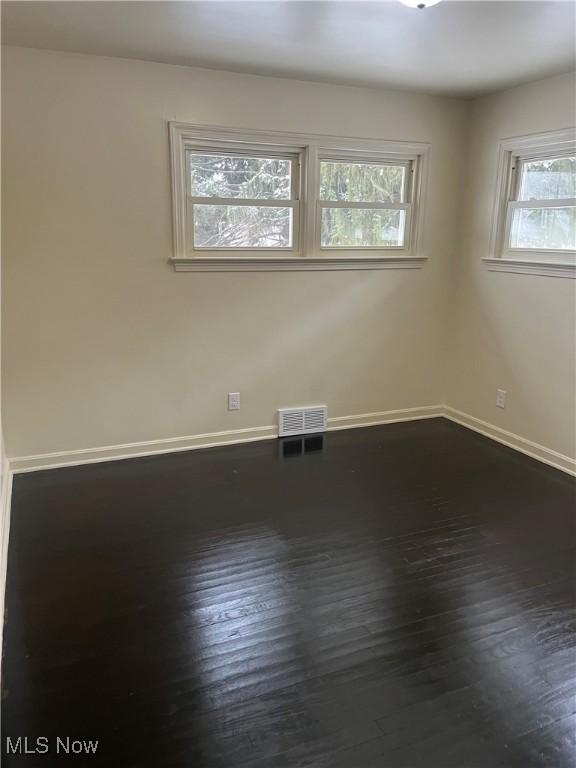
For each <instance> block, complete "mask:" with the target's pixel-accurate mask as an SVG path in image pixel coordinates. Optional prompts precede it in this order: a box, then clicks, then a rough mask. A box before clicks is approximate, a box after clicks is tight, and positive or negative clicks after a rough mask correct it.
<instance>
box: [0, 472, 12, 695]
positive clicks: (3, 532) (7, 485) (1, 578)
mask: <svg viewBox="0 0 576 768" xmlns="http://www.w3.org/2000/svg"><path fill="white" fill-rule="evenodd" d="M2 480H3V482H2V493H1V495H0V516H1V519H0V619H1V620H2V626H0V659H2V640H3V637H4V618H5V617H4V598H5V595H6V574H7V570H8V539H9V537H10V505H11V503H12V471H11V470H10V464H9V462H8V460H7V459H6V460H5V461H4V466H3V468H2ZM1 674H2V673H1V666H0V684H1V682H2V679H1Z"/></svg>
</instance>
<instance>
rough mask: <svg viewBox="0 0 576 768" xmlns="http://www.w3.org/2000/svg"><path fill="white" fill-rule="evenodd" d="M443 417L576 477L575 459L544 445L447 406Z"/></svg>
mask: <svg viewBox="0 0 576 768" xmlns="http://www.w3.org/2000/svg"><path fill="white" fill-rule="evenodd" d="M444 416H445V417H446V418H447V419H450V421H454V422H456V424H460V425H461V426H463V427H467V428H468V429H472V430H474V432H478V433H479V434H481V435H484V437H489V438H490V439H491V440H495V441H496V442H497V443H502V445H506V446H507V447H508V448H513V449H514V450H515V451H520V453H524V454H526V456H530V457H531V458H532V459H538V461H542V462H543V463H544V464H548V465H549V466H551V467H554V468H555V469H560V470H561V471H562V472H567V473H568V474H569V475H576V459H572V458H570V456H565V455H564V454H562V453H558V452H557V451H553V450H552V449H551V448H546V447H545V446H544V445H540V444H539V443H534V442H532V440H527V439H526V438H525V437H520V435H515V434H514V433H513V432H508V431H507V430H505V429H501V428H500V427H496V426H494V425H493V424H489V423H488V422H486V421H481V420H480V419H477V418H476V417H475V416H470V415H469V414H468V413H462V411H457V410H456V409H455V408H451V407H450V406H447V405H446V406H444Z"/></svg>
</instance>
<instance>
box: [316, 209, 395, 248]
mask: <svg viewBox="0 0 576 768" xmlns="http://www.w3.org/2000/svg"><path fill="white" fill-rule="evenodd" d="M405 219H406V212H405V211H399V210H386V209H383V208H378V209H373V208H322V240H321V243H322V246H323V247H325V248H334V247H348V248H366V247H369V246H401V245H403V244H404V223H405Z"/></svg>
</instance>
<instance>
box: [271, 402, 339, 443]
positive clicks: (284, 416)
mask: <svg viewBox="0 0 576 768" xmlns="http://www.w3.org/2000/svg"><path fill="white" fill-rule="evenodd" d="M327 416H328V407H327V406H326V405H312V406H308V407H307V408H279V409H278V437H286V436H287V435H304V434H308V433H310V432H324V431H325V429H326V420H327Z"/></svg>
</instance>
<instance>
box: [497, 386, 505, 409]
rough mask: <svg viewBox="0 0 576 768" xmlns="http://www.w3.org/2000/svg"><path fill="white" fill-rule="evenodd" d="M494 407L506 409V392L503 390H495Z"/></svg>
mask: <svg viewBox="0 0 576 768" xmlns="http://www.w3.org/2000/svg"><path fill="white" fill-rule="evenodd" d="M496 405H497V407H498V408H506V392H505V391H504V390H503V389H497V390H496Z"/></svg>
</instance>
